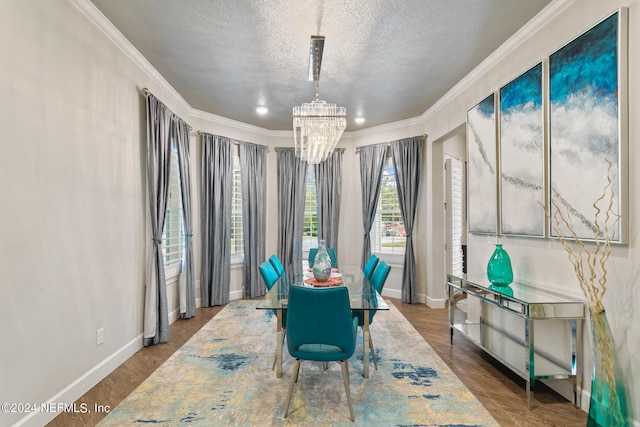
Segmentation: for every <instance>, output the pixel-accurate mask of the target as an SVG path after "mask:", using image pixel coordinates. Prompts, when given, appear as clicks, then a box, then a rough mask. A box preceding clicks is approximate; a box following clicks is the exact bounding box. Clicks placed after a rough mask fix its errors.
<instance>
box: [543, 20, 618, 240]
mask: <svg viewBox="0 0 640 427" xmlns="http://www.w3.org/2000/svg"><path fill="white" fill-rule="evenodd" d="M619 15H620V11H618V12H616V13H614V14H613V15H611V16H610V17H608V18H606V19H605V20H604V21H602V22H600V23H599V24H597V25H596V26H594V27H592V28H591V29H590V30H588V31H587V32H585V33H583V34H582V35H581V36H579V37H578V38H576V39H574V40H573V41H571V42H570V43H568V44H567V45H565V46H564V47H562V48H561V49H559V50H558V51H556V52H555V53H553V54H552V55H551V56H550V57H549V100H550V105H549V108H550V111H549V120H550V124H549V125H550V133H549V144H550V185H551V198H552V200H553V201H554V202H555V203H556V204H557V205H558V206H560V208H561V210H562V211H563V212H564V213H565V214H568V216H569V217H570V218H571V222H572V224H573V228H574V229H575V231H576V233H577V235H578V237H580V238H582V239H594V238H595V237H596V235H597V234H598V233H597V225H596V222H595V218H596V209H595V208H594V207H593V204H594V202H595V201H596V199H598V197H600V196H601V195H602V194H603V189H604V188H605V186H606V185H607V175H609V176H610V178H611V180H612V184H613V185H612V187H611V189H612V190H613V192H614V197H613V211H614V213H615V214H618V215H620V214H621V208H620V195H621V188H620V172H621V171H620V167H621V162H620V147H621V132H620V112H621V111H620V103H619V101H620V91H621V90H626V87H625V88H621V87H620V79H619V73H620V68H619V67H620V59H621V58H620V50H619V43H620V42H621V41H620V40H619V38H618V34H619V26H620V25H621V19H620V16H619ZM605 158H606V159H608V160H609V161H611V162H612V166H611V168H610V171H609V172H608V170H609V168H608V164H607V162H606V160H605ZM608 201H609V196H607V197H606V199H605V202H604V203H603V204H602V205H601V208H603V210H606V207H607V206H606V205H607V204H608ZM603 214H604V212H603ZM603 214H601V216H600V220H602V218H603ZM560 234H562V235H565V236H568V235H569V234H568V230H566V229H564V230H560V232H555V231H554V232H552V235H553V236H557V235H560ZM602 236H603V233H600V235H599V236H598V237H602ZM608 237H609V238H610V239H611V240H613V241H619V240H620V238H621V231H620V222H618V224H617V226H616V227H612V228H611V229H610V230H609V231H608Z"/></svg>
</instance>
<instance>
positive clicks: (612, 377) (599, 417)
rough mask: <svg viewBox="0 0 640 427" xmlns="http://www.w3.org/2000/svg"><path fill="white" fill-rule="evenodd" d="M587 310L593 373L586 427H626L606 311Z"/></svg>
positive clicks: (623, 395)
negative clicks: (589, 324)
mask: <svg viewBox="0 0 640 427" xmlns="http://www.w3.org/2000/svg"><path fill="white" fill-rule="evenodd" d="M589 311H590V314H591V316H590V322H591V348H592V353H593V354H592V359H593V360H592V364H593V370H592V371H591V398H590V401H589V418H588V419H587V427H605V426H606V427H614V426H619V427H622V426H628V425H630V422H628V421H627V398H626V391H625V388H624V381H623V379H622V378H623V377H622V373H621V370H620V365H619V363H618V360H617V352H616V347H615V343H614V340H613V335H611V329H610V328H609V322H608V321H607V315H606V312H605V311H604V310H597V309H595V308H590V309H589Z"/></svg>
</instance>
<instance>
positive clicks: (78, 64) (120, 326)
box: [0, 0, 640, 425]
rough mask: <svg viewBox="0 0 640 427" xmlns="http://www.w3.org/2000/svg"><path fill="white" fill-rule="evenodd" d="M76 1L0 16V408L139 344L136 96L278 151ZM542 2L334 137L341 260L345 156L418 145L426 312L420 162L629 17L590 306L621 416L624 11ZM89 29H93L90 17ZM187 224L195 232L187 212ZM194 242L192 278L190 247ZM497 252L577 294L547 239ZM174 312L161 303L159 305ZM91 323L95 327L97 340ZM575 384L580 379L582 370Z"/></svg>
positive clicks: (632, 385) (121, 356)
mask: <svg viewBox="0 0 640 427" xmlns="http://www.w3.org/2000/svg"><path fill="white" fill-rule="evenodd" d="M76 2H78V3H79V4H81V5H82V4H84V0H51V1H47V2H42V1H38V0H21V1H4V2H2V4H1V6H0V57H2V58H3V65H2V67H0V94H2V96H1V97H0V126H1V127H2V130H3V138H2V140H1V142H0V144H1V146H2V149H3V150H2V156H0V178H1V179H2V182H3V183H4V184H5V185H3V186H2V190H1V191H2V193H1V194H2V197H3V200H5V204H4V205H3V206H4V209H3V211H2V214H0V215H1V217H0V218H2V221H0V236H2V249H1V251H2V252H0V254H1V256H0V271H2V282H1V286H0V334H1V335H0V343H2V344H0V345H1V346H2V347H1V350H0V369H1V370H2V373H1V375H0V378H1V379H2V380H1V381H0V401H5V402H46V401H52V402H71V401H73V400H75V399H76V398H77V397H78V396H80V395H81V394H82V393H83V392H84V391H86V390H87V389H88V388H90V387H91V386H93V385H94V384H95V383H96V382H97V381H99V380H100V379H101V378H102V377H103V376H104V375H106V374H107V373H109V372H110V371H111V370H112V369H113V368H115V367H116V366H117V365H118V364H120V363H121V362H122V361H124V360H125V359H126V358H127V357H128V356H129V355H130V354H132V353H133V352H135V351H136V350H137V349H138V348H139V347H140V346H141V343H142V338H141V333H142V312H143V302H144V298H143V295H144V275H145V240H146V234H145V227H146V215H147V214H146V211H145V198H144V185H145V178H144V157H143V153H144V151H143V149H144V146H143V142H144V137H145V136H144V135H145V129H144V125H143V124H144V102H143V97H142V96H141V94H140V92H139V91H140V89H141V88H142V87H147V88H149V89H150V90H151V91H152V92H153V93H154V94H155V95H156V96H158V97H159V98H160V99H161V100H162V101H163V102H165V104H167V106H168V107H169V108H170V109H171V110H172V111H173V112H175V113H176V114H178V115H179V116H181V117H182V118H183V119H185V120H186V121H188V122H189V123H190V124H191V125H192V127H193V129H194V130H201V131H204V132H210V133H214V134H219V135H224V136H228V137H231V138H236V139H240V140H245V141H250V142H255V143H260V144H265V145H268V146H269V147H276V146H290V145H291V144H292V143H291V138H290V137H289V136H288V135H287V133H279V132H269V131H265V130H263V129H260V128H255V127H252V126H247V125H242V124H239V123H237V122H233V121H230V120H226V119H221V118H218V117H215V116H210V115H208V114H206V113H201V112H198V111H195V110H193V109H191V107H190V106H189V105H188V104H186V102H184V100H182V98H181V97H180V95H179V94H177V93H176V92H175V90H174V89H173V88H171V87H170V86H169V85H168V84H167V83H166V81H164V79H162V77H161V76H159V75H157V73H156V72H155V70H153V69H152V68H151V67H150V66H149V65H148V63H145V61H144V59H143V58H142V59H141V58H140V57H139V56H136V55H132V54H131V52H128V51H127V48H126V47H122V48H121V47H120V46H125V45H126V43H124V42H123V41H122V40H120V39H119V38H118V37H117V36H113V35H112V34H110V33H108V32H106V33H105V32H103V31H102V30H101V29H99V26H100V25H101V24H100V20H99V18H96V17H95V16H93V15H91V14H89V16H84V15H83V13H81V11H80V9H79V8H77V7H76V6H75V3H76ZM553 5H560V7H555V8H553V13H550V14H548V15H549V16H546V17H545V19H542V20H540V19H539V20H535V21H536V25H534V26H532V27H531V28H529V29H528V28H527V27H525V30H526V31H525V32H524V34H525V36H522V35H521V36H520V38H519V39H518V40H517V43H513V45H512V46H510V48H509V49H502V50H499V51H498V53H497V54H496V55H494V56H492V57H491V58H490V59H489V60H488V62H489V63H488V64H487V63H485V64H483V65H481V66H480V67H479V68H478V69H477V70H476V71H475V72H474V73H472V75H470V76H469V77H468V78H467V79H465V80H463V81H462V82H461V83H460V84H459V86H458V87H456V88H454V89H453V90H452V91H451V92H450V93H449V94H447V95H446V96H445V97H443V99H442V100H441V101H439V102H438V104H437V105H436V106H434V107H433V108H432V109H431V110H429V111H427V112H426V113H425V114H424V115H423V116H422V117H420V118H415V119H411V120H407V121H403V122H399V123H392V124H389V125H385V126H380V127H377V128H370V129H365V130H362V131H358V132H353V133H351V134H349V135H345V136H344V138H343V141H342V142H341V145H342V146H345V147H347V151H346V153H345V157H344V168H343V174H344V175H343V182H344V184H343V185H344V188H343V200H342V207H341V213H342V216H341V222H340V241H339V248H340V257H341V262H359V261H360V256H361V245H362V238H361V236H358V233H359V232H361V230H362V223H361V218H360V215H361V206H360V180H359V166H358V156H357V155H356V154H355V150H354V148H355V147H356V146H361V145H367V144H373V143H379V142H386V141H391V140H394V139H398V138H403V137H410V136H416V135H421V134H427V135H428V143H427V144H426V146H425V153H424V158H423V179H422V182H421V194H420V198H419V208H418V213H417V218H416V226H415V228H416V229H415V231H414V234H415V235H416V236H417V247H416V256H417V259H418V284H417V287H418V295H419V297H420V299H421V301H423V302H430V303H433V304H436V305H437V304H438V303H439V301H440V298H442V297H441V294H440V292H441V289H442V286H443V282H444V274H445V272H444V270H443V265H444V263H443V262H441V260H439V259H438V255H437V254H436V253H435V251H436V250H437V251H440V253H441V252H442V250H441V248H440V247H438V245H439V244H440V243H439V242H443V241H444V230H443V229H441V227H440V226H439V224H441V223H442V222H441V219H440V218H439V215H441V209H440V207H439V206H436V204H435V201H437V200H438V197H440V196H438V192H441V188H442V171H441V170H440V169H439V167H437V166H436V165H437V164H438V162H440V163H442V162H441V159H440V158H441V157H442V156H443V155H444V152H445V149H443V148H442V144H444V143H446V141H447V139H448V138H450V135H451V133H452V132H455V130H456V129H458V128H459V127H460V125H462V124H463V123H464V121H465V115H466V111H467V109H469V108H470V107H471V106H473V105H475V104H476V103H477V102H478V101H479V100H481V99H482V98H484V97H485V96H486V95H487V94H488V93H491V92H492V91H493V90H495V89H497V88H499V87H500V86H501V85H503V84H504V83H506V82H508V81H510V80H511V79H513V78H514V77H516V76H518V75H519V74H520V73H522V72H523V71H525V70H526V69H528V67H530V66H531V65H533V64H535V63H536V62H537V61H539V60H540V59H542V58H543V57H545V56H546V55H548V54H549V53H551V52H552V51H554V50H555V49H557V48H558V47H560V46H562V45H563V44H564V43H566V42H567V41H569V40H570V39H572V38H573V37H575V36H576V35H578V34H580V33H581V32H582V31H584V30H585V29H586V28H588V27H589V26H591V25H593V24H594V23H596V22H598V21H599V20H600V19H602V18H603V17H605V16H606V15H608V14H609V13H610V12H612V11H613V10H614V9H616V8H617V7H618V6H622V5H625V6H628V7H629V21H630V25H629V28H630V31H629V39H630V41H631V43H630V45H631V46H630V55H629V74H630V78H629V81H630V84H629V95H630V96H629V98H630V100H631V105H630V141H631V143H630V153H629V156H630V165H631V167H630V174H629V179H630V185H629V187H630V188H631V189H632V191H631V195H630V237H629V241H630V243H629V245H627V246H621V247H616V248H615V250H614V254H613V256H612V259H611V260H610V276H609V277H610V283H609V290H608V293H607V298H606V301H605V305H606V307H607V311H608V315H609V320H610V322H611V325H612V328H613V331H614V334H615V339H616V344H617V347H618V351H619V354H620V356H621V359H622V365H623V368H624V370H625V371H626V373H627V375H626V379H627V381H628V384H627V387H628V390H629V395H630V399H631V401H630V404H631V408H632V409H633V410H634V412H635V413H637V411H638V410H640V394H639V393H637V392H635V390H636V389H638V388H640V387H639V383H640V378H639V377H638V375H639V374H638V373H637V372H635V371H634V370H633V369H632V367H637V366H640V360H639V359H640V336H639V335H640V332H639V330H640V329H639V328H637V327H635V326H634V325H637V324H638V323H639V320H640V319H639V317H640V314H639V313H638V310H636V309H634V305H635V306H637V301H638V297H639V296H640V295H639V293H640V291H638V289H640V283H638V281H639V279H638V278H637V277H638V276H639V275H638V264H640V262H639V260H640V252H639V251H638V249H637V246H638V228H637V225H636V224H637V223H638V220H640V209H639V208H640V206H639V204H640V202H639V201H638V198H637V197H635V194H634V191H635V189H636V188H637V187H638V185H639V184H640V175H639V174H638V172H636V170H635V168H634V165H636V164H638V162H639V161H640V152H639V151H638V150H637V148H635V146H636V144H634V141H636V140H637V138H638V130H639V126H640V124H638V123H640V120H639V119H640V116H639V112H638V108H637V106H638V103H637V102H636V101H635V100H636V99H639V98H640V97H639V95H640V93H639V92H638V84H637V82H638V81H640V71H639V67H638V66H639V65H640V64H639V63H638V61H639V60H638V57H637V55H635V52H637V45H636V44H635V40H638V31H637V28H639V26H640V13H639V9H640V8H639V6H640V0H629V1H613V0H606V1H602V0H576V1H574V2H571V1H565V0H557V1H556V2H554V3H553V4H552V6H553ZM83 10H84V8H83ZM543 15H544V12H543ZM95 19H97V20H98V23H99V25H98V26H96V25H95V24H94V23H92V22H91V21H92V20H95ZM547 21H548V22H547ZM109 37H111V38H112V40H110V39H109ZM508 44H509V42H508V43H507V45H508ZM192 141H193V147H194V148H193V151H194V152H193V153H192V156H193V158H192V162H193V163H194V168H195V169H194V174H193V176H194V182H193V193H194V198H195V200H194V213H196V212H199V200H200V197H199V191H200V187H199V186H198V177H199V173H200V169H199V147H198V138H197V137H196V135H195V134H193V135H192ZM433 143H435V144H433ZM267 158H268V166H267V175H268V178H267V188H268V192H269V194H271V195H272V197H270V198H269V199H268V200H269V201H268V205H267V221H268V222H269V223H275V222H276V219H277V206H276V156H275V150H270V152H269V154H268V157H267ZM194 221H195V229H194V234H195V235H197V234H198V231H199V229H200V224H199V218H198V215H195V217H194ZM352 233H353V234H352ZM354 236H356V237H354ZM276 239H277V229H276V227H270V228H269V229H268V232H267V248H266V251H267V254H270V253H275V251H276ZM194 242H195V243H196V245H195V247H194V250H195V261H196V277H199V274H200V258H199V257H200V247H199V245H200V243H199V240H198V239H194ZM504 243H505V247H507V248H508V250H509V253H510V254H511V258H512V260H513V262H514V270H515V275H516V278H517V279H520V280H525V281H527V282H529V283H531V284H534V285H538V286H545V287H551V288H554V289H557V290H561V291H563V292H569V293H573V294H575V295H580V290H579V288H578V285H577V283H576V281H575V279H574V278H573V275H572V271H571V268H570V266H569V264H568V262H567V261H566V256H565V254H564V252H563V251H562V249H561V248H560V247H559V244H558V242H555V241H546V240H531V239H518V238H509V239H505V242H504ZM468 245H469V256H470V258H469V268H470V271H483V270H484V268H485V265H486V260H487V259H488V257H489V256H490V255H491V252H492V250H493V246H492V245H491V244H490V243H489V242H488V241H487V238H486V237H478V236H473V235H469V236H468ZM441 255H442V253H441ZM441 255H440V256H441ZM392 264H393V261H392ZM401 270H402V269H401V263H400V264H394V270H393V274H392V276H391V278H390V279H389V282H388V284H387V285H386V286H385V294H387V295H391V296H398V295H399V292H400V286H399V283H400V279H401V276H402V274H401ZM232 277H233V283H232V296H233V297H235V296H238V295H241V289H242V284H241V278H242V273H241V270H239V269H235V268H234V270H233V272H232ZM169 293H170V295H173V294H174V290H173V289H172V288H170V289H169ZM198 295H199V292H198ZM175 308H176V302H175V300H172V301H171V308H170V310H173V311H175ZM630 325H631V326H630ZM98 328H104V331H105V342H104V344H102V345H101V346H99V347H97V346H96V336H95V335H96V330H97V329H98ZM588 344H589V343H588V339H587V343H586V345H587V346H588ZM43 352H44V355H43ZM585 376H586V378H587V380H586V384H589V380H588V370H587V373H586V374H585ZM54 415H55V414H40V415H35V416H33V417H31V418H28V417H27V418H24V419H23V418H22V414H0V424H2V425H10V424H12V423H16V422H18V421H19V420H21V419H22V420H23V421H24V424H25V425H26V424H28V425H40V424H42V423H43V422H45V421H46V420H48V419H50V418H53V416H54ZM636 418H637V416H636Z"/></svg>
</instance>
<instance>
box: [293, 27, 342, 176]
mask: <svg viewBox="0 0 640 427" xmlns="http://www.w3.org/2000/svg"><path fill="white" fill-rule="evenodd" d="M323 49H324V37H323V36H311V46H310V48H309V80H313V82H314V88H315V94H314V97H313V101H311V102H308V103H304V104H302V105H300V106H295V107H293V138H294V142H295V147H296V156H298V157H300V158H301V159H302V160H306V161H307V162H308V163H312V164H315V163H320V162H321V161H323V160H326V159H327V156H329V154H331V153H332V152H333V149H334V148H335V147H336V144H337V143H338V140H339V139H340V137H341V136H342V133H343V132H344V130H345V128H346V127H347V110H346V108H344V107H338V106H337V105H336V104H329V103H327V102H326V101H321V100H320V97H319V92H320V83H319V80H320V63H321V62H322V51H323Z"/></svg>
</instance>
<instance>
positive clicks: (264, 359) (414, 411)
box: [99, 300, 499, 427]
mask: <svg viewBox="0 0 640 427" xmlns="http://www.w3.org/2000/svg"><path fill="white" fill-rule="evenodd" d="M256 305H257V301H255V300H247V301H244V300H239V301H233V302H231V303H229V304H228V305H227V307H225V308H224V309H223V310H222V311H220V313H218V314H217V315H216V316H215V317H214V318H213V319H211V321H210V322H209V323H207V324H206V325H205V326H204V327H203V328H202V329H201V330H200V331H199V332H198V333H196V334H195V335H194V336H193V337H192V338H191V340H189V341H188V342H187V343H186V344H185V345H184V346H183V347H182V348H180V349H179V350H178V351H177V352H176V353H175V354H174V355H173V356H172V357H171V358H169V359H168V360H167V361H166V362H165V363H164V364H162V365H161V366H160V367H159V368H158V369H157V370H156V371H155V372H154V373H153V374H152V375H151V376H150V377H149V378H148V379H147V380H146V381H145V382H144V383H142V384H141V385H140V386H139V387H138V388H137V389H136V390H135V391H134V392H133V393H131V394H130V395H129V396H128V397H127V398H126V399H125V400H124V401H123V402H122V403H121V404H120V405H118V406H117V407H116V408H115V409H114V410H113V411H112V412H111V413H110V414H109V415H108V416H107V417H106V418H104V419H103V420H102V422H101V423H100V424H99V426H101V427H107V426H118V427H119V426H123V425H160V426H235V425H237V426H272V425H299V426H307V425H319V426H328V425H331V426H341V425H344V426H353V425H358V426H359V425H366V426H447V427H452V426H498V425H499V424H498V423H497V422H496V421H495V419H493V417H492V416H491V415H490V414H489V413H488V412H487V410H486V409H485V408H484V407H483V406H482V405H481V404H480V402H479V401H478V400H477V399H476V398H475V397H474V396H473V394H472V393H471V392H470V391H469V390H468V389H467V388H466V387H465V386H464V385H463V384H462V382H461V381H460V380H459V379H458V378H457V377H456V376H455V374H453V372H451V370H450V369H449V368H448V367H447V365H446V364H445V363H444V362H443V361H442V359H440V358H439V357H438V355H437V354H436V352H435V351H434V350H433V349H432V348H431V347H430V346H429V345H428V344H427V342H426V341H425V340H424V339H423V338H422V337H421V336H420V335H419V334H418V332H417V331H416V330H415V329H414V328H413V326H411V324H410V323H409V322H408V321H407V320H406V319H405V318H404V316H402V314H401V313H399V311H398V310H397V309H396V308H395V307H394V306H393V304H389V306H390V310H389V311H385V312H380V313H378V314H377V315H376V317H375V320H374V322H373V323H372V325H371V332H372V336H373V339H374V345H375V346H376V350H377V356H378V370H375V369H374V367H373V364H371V365H370V371H369V373H370V375H369V378H368V379H365V378H363V376H362V372H363V364H362V350H363V349H362V331H360V330H359V333H358V343H357V347H356V353H355V354H354V356H353V357H352V358H351V359H350V361H349V363H350V365H349V368H350V369H349V371H350V378H351V395H352V400H353V409H354V413H355V417H356V421H355V423H352V422H351V421H350V420H349V408H348V406H347V401H346V395H345V391H344V386H343V383H342V377H341V372H340V366H339V364H337V363H332V364H329V368H328V369H327V370H323V368H322V364H319V363H313V362H304V361H303V362H302V367H301V369H300V377H299V379H298V383H296V385H295V388H294V391H293V398H292V401H291V407H290V409H289V416H288V417H287V418H284V417H283V414H284V408H285V405H286V398H287V392H288V386H289V381H290V378H291V371H292V367H293V359H292V358H291V356H289V354H288V352H287V351H286V344H285V349H284V351H283V377H282V378H276V373H275V371H273V370H272V369H271V366H272V363H273V356H274V352H275V341H276V340H275V329H276V327H275V325H276V318H275V316H274V315H273V313H272V312H270V311H267V310H257V309H256Z"/></svg>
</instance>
